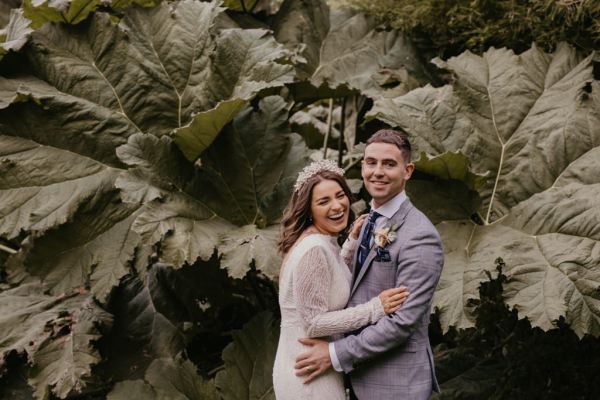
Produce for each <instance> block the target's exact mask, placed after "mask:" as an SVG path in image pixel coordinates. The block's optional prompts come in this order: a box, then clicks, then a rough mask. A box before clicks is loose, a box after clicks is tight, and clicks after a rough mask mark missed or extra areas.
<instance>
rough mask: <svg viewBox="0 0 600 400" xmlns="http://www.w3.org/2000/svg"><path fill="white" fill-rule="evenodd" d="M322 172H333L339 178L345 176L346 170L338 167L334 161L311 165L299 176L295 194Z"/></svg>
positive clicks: (295, 185)
mask: <svg viewBox="0 0 600 400" xmlns="http://www.w3.org/2000/svg"><path fill="white" fill-rule="evenodd" d="M321 171H331V172H333V173H334V174H337V175H339V176H344V169H343V168H340V167H338V166H337V163H336V162H335V161H332V160H319V161H315V162H312V163H310V164H309V165H307V166H306V167H304V169H303V170H302V171H301V172H300V173H299V174H298V179H296V183H295V184H294V192H297V191H298V190H300V188H301V187H302V185H304V183H305V182H306V181H307V180H309V179H310V178H311V177H313V176H314V175H316V174H318V173H319V172H321Z"/></svg>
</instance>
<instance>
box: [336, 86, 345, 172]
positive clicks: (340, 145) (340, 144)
mask: <svg viewBox="0 0 600 400" xmlns="http://www.w3.org/2000/svg"><path fill="white" fill-rule="evenodd" d="M346 100H347V98H346V97H344V98H343V99H342V114H341V116H340V137H339V138H338V167H340V168H341V167H342V148H343V147H344V130H345V129H346Z"/></svg>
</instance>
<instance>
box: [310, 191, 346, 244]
mask: <svg viewBox="0 0 600 400" xmlns="http://www.w3.org/2000/svg"><path fill="white" fill-rule="evenodd" d="M310 211H311V214H312V219H313V224H314V226H315V228H317V230H318V231H319V232H321V233H324V234H326V235H337V234H338V233H340V232H341V231H343V230H344V229H345V228H346V226H347V225H348V214H349V211H350V200H349V199H348V196H346V193H344V189H342V187H341V186H340V184H339V183H337V182H336V181H332V180H322V181H321V182H319V183H317V184H316V185H315V187H314V188H313V193H312V199H311V206H310Z"/></svg>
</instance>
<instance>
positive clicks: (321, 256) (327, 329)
mask: <svg viewBox="0 0 600 400" xmlns="http://www.w3.org/2000/svg"><path fill="white" fill-rule="evenodd" d="M331 268H332V266H331V265H330V264H329V260H328V259H327V256H326V255H325V250H324V249H323V248H322V247H318V246H316V247H313V248H311V249H310V250H308V251H307V252H306V253H305V254H304V255H303V256H302V258H301V259H300V261H299V263H298V265H297V266H296V268H295V269H294V271H293V279H294V297H295V299H296V305H297V308H298V313H299V314H300V317H301V319H302V325H303V327H304V329H305V330H306V333H307V335H308V336H309V337H322V336H330V335H334V334H337V333H345V332H351V331H353V330H356V329H358V328H360V327H363V326H365V325H368V324H372V323H374V322H375V321H377V320H379V319H380V318H382V317H383V316H384V315H385V312H384V311H383V306H382V305H381V301H380V300H379V297H374V298H372V299H371V300H370V301H368V302H367V303H363V304H359V305H357V306H355V307H350V308H346V309H343V310H338V311H329V305H328V303H329V301H328V300H329V293H330V292H331V290H332V287H331V285H332V281H331V277H332V271H331Z"/></svg>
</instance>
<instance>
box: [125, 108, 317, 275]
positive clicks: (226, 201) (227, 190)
mask: <svg viewBox="0 0 600 400" xmlns="http://www.w3.org/2000/svg"><path fill="white" fill-rule="evenodd" d="M287 116H288V112H287V104H286V103H285V102H284V101H283V99H282V98H281V97H278V96H269V97H266V98H264V99H262V100H261V101H260V102H259V105H258V110H257V111H253V109H252V108H251V107H248V108H246V109H244V110H243V111H242V112H241V113H240V114H239V115H238V116H237V117H236V118H235V119H234V120H233V122H232V123H231V124H229V125H228V126H227V127H226V128H225V130H224V131H223V132H222V133H221V135H219V137H218V138H217V139H216V140H215V142H214V143H213V144H212V145H211V146H210V147H209V148H208V149H207V150H206V151H205V152H204V153H203V154H202V157H201V163H196V164H192V163H190V162H188V161H187V160H186V159H185V158H184V157H183V155H182V154H181V152H180V151H179V149H178V148H177V147H176V146H174V144H173V142H172V141H171V139H170V138H168V137H164V136H163V137H162V138H158V137H155V136H152V135H141V134H135V135H132V136H130V138H129V140H128V143H127V144H125V145H123V146H121V147H119V148H118V149H117V154H118V155H119V157H120V159H121V161H122V162H124V163H125V164H128V165H129V166H130V167H131V168H130V169H129V170H128V171H127V172H125V173H123V174H122V175H121V176H120V177H119V179H118V181H117V186H118V187H119V188H120V189H121V196H122V198H123V200H124V201H126V202H131V203H134V204H135V203H138V204H143V208H142V211H141V212H140V214H139V215H138V216H137V218H136V220H135V221H134V223H133V229H134V230H136V231H137V232H138V233H139V234H140V235H141V236H142V238H143V240H144V241H145V242H146V243H147V244H152V245H153V244H156V243H158V244H159V246H160V257H161V261H163V262H166V263H168V264H171V265H174V266H176V267H179V266H182V265H183V264H184V263H189V264H191V263H194V262H195V261H196V260H197V259H198V258H202V259H204V260H208V259H209V258H210V257H211V256H212V254H213V253H214V250H215V248H216V247H218V248H219V252H220V253H221V255H222V266H223V267H224V268H226V269H227V271H228V272H229V274H230V275H231V276H233V277H238V278H241V277H243V276H244V275H245V274H246V272H247V270H248V268H249V266H250V263H251V262H252V260H254V261H255V266H256V268H257V269H260V270H261V271H262V272H263V273H265V274H266V275H267V276H270V277H272V278H274V277H275V276H277V271H278V269H279V264H280V261H281V260H280V258H279V255H278V254H277V250H276V236H277V233H278V229H279V227H278V225H277V224H276V223H277V222H278V220H279V218H280V216H281V214H282V211H283V208H284V207H285V205H286V202H287V199H288V196H289V190H290V188H291V185H292V184H293V182H294V181H295V179H296V176H297V174H298V171H299V170H300V169H301V168H302V167H303V166H304V164H305V163H306V161H307V149H306V146H305V144H304V142H303V141H302V140H301V138H300V137H299V135H297V134H293V133H290V132H289V126H288V124H287Z"/></svg>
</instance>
